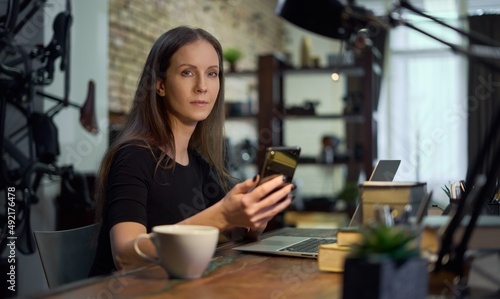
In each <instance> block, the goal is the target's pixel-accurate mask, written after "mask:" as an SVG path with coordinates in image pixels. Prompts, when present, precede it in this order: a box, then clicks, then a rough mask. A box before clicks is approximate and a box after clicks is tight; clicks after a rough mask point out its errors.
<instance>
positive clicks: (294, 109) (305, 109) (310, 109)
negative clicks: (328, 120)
mask: <svg viewBox="0 0 500 299" xmlns="http://www.w3.org/2000/svg"><path fill="white" fill-rule="evenodd" d="M318 104H319V101H313V100H305V101H304V105H303V106H291V107H290V108H286V113H287V114H289V115H316V106H317V105H318Z"/></svg>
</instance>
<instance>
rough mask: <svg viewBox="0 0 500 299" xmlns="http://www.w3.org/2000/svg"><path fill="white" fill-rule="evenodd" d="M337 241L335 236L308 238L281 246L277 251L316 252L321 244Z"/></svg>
mask: <svg viewBox="0 0 500 299" xmlns="http://www.w3.org/2000/svg"><path fill="white" fill-rule="evenodd" d="M336 241H337V239H336V238H326V239H325V238H310V239H307V240H304V241H302V242H299V243H296V244H293V245H290V246H288V247H285V248H282V249H280V250H279V251H288V252H307V253H317V252H318V246H319V245H321V244H331V243H335V242H336Z"/></svg>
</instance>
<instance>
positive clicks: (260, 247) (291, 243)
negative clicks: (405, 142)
mask: <svg viewBox="0 0 500 299" xmlns="http://www.w3.org/2000/svg"><path fill="white" fill-rule="evenodd" d="M400 163H401V160H380V161H379V162H378V163H377V165H376V166H375V168H374V169H373V171H372V173H371V175H370V180H373V181H392V180H393V179H394V176H395V175H396V172H397V170H398V167H399V164H400ZM336 241H337V239H336V238H335V237H331V238H315V237H293V236H272V237H269V238H264V239H261V240H259V241H256V242H252V243H249V244H245V245H242V246H238V247H235V248H233V249H234V250H239V251H246V252H253V253H263V254H276V255H286V256H297V257H308V258H317V257H318V247H319V245H321V244H331V243H335V242H336Z"/></svg>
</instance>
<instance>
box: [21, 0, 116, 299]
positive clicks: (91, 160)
mask: <svg viewBox="0 0 500 299" xmlns="http://www.w3.org/2000/svg"><path fill="white" fill-rule="evenodd" d="M65 2H66V1H65V0H49V1H48V3H47V5H46V7H45V8H44V17H45V20H44V22H45V25H44V26H45V32H44V34H45V40H46V42H45V44H47V43H48V41H50V39H51V38H52V34H53V33H52V22H53V19H54V18H55V16H56V15H57V14H58V13H59V12H61V11H63V10H64V9H65ZM72 14H73V24H72V27H71V93H70V100H71V101H72V102H75V103H77V104H79V105H80V104H83V102H84V101H85V97H86V93H87V82H88V81H89V80H91V79H92V80H94V81H95V85H96V93H95V95H96V97H95V100H96V102H95V104H96V114H97V119H98V123H99V129H100V132H99V134H98V135H95V136H94V135H91V134H89V133H88V132H86V131H85V130H84V129H83V128H82V126H81V125H80V124H79V118H80V115H79V110H78V109H75V108H67V109H64V110H62V111H61V112H60V113H59V114H58V115H57V116H56V117H55V122H56V125H57V127H58V128H59V139H60V140H59V141H60V148H61V155H60V157H59V164H60V165H65V164H73V165H74V167H75V169H76V170H77V171H79V172H84V173H93V172H95V171H96V170H97V167H98V165H99V162H100V159H101V157H102V154H103V153H104V151H105V149H106V148H107V140H108V131H107V129H108V125H107V122H108V121H107V119H108V117H107V115H108V98H107V88H108V87H107V85H108V84H107V81H108V80H107V67H108V1H107V0H85V1H81V0H80V1H72ZM56 66H57V70H58V68H59V60H58V61H57V62H56ZM63 80H64V76H63V74H62V73H60V72H59V71H58V72H57V74H56V76H55V82H54V83H53V84H51V85H50V86H48V87H47V88H45V92H47V93H51V94H54V95H56V96H62V95H63ZM45 104H46V107H49V106H50V105H52V103H51V102H50V101H49V100H46V101H45ZM58 192H59V184H58V183H57V182H53V181H48V180H45V182H44V183H43V184H42V187H41V188H40V192H39V193H40V194H39V197H40V202H39V203H38V204H36V205H33V206H32V214H31V217H32V218H31V219H32V227H33V230H52V229H54V228H55V217H56V216H55V209H54V199H55V197H56V196H57V194H58ZM17 257H18V264H19V265H18V267H19V270H18V277H17V284H18V295H20V296H26V295H33V294H39V293H40V292H41V291H44V290H47V284H46V281H45V276H44V274H43V270H42V267H41V263H40V259H39V256H38V252H35V253H34V254H31V255H22V254H20V253H18V256H17Z"/></svg>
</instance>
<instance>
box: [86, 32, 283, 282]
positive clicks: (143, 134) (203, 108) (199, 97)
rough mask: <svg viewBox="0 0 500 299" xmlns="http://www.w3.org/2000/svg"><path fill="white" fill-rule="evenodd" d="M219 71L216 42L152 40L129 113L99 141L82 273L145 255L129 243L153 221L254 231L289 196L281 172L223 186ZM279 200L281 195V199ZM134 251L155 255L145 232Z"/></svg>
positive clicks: (128, 265) (190, 36)
mask: <svg viewBox="0 0 500 299" xmlns="http://www.w3.org/2000/svg"><path fill="white" fill-rule="evenodd" d="M224 117H225V116H224V72H223V68H222V49H221V46H220V44H219V42H218V41H217V40H216V39H215V38H214V37H213V36H212V35H210V34H209V33H208V32H206V31H204V30H202V29H192V28H188V27H184V26H183V27H177V28H174V29H172V30H170V31H168V32H166V33H164V34H163V35H162V36H160V37H159V39H158V40H157V41H156V42H155V44H154V45H153V47H152V49H151V51H150V53H149V56H148V58H147V61H146V64H145V66H144V70H143V72H142V75H141V77H140V79H139V83H138V88H137V91H136V93H135V97H134V102H133V106H132V109H131V111H130V115H129V119H128V122H127V125H126V126H125V128H124V130H123V131H122V133H121V134H120V136H119V137H118V138H117V139H116V140H115V141H114V143H113V144H112V145H111V146H110V148H109V149H108V152H107V153H106V155H105V157H104V159H103V161H102V165H101V168H100V170H99V174H98V181H97V190H96V198H97V201H98V212H97V213H98V217H99V218H100V221H101V222H102V225H101V231H100V234H99V240H98V248H97V254H96V258H95V261H94V265H93V267H92V270H91V273H90V274H91V275H97V274H107V273H110V272H112V271H114V270H116V269H118V270H121V269H132V268H136V267H139V266H142V265H144V264H146V263H147V261H145V260H143V258H142V257H140V256H138V255H137V254H136V252H135V251H134V248H133V241H134V239H135V238H136V237H137V236H138V235H139V234H141V233H146V232H148V233H149V232H150V231H151V228H152V227H153V226H156V225H161V224H174V223H179V224H202V225H211V226H215V227H217V228H219V229H220V230H221V231H222V232H225V233H231V232H234V231H237V230H240V231H241V230H242V228H244V231H245V232H246V236H247V237H256V236H258V235H259V234H260V233H261V232H262V231H263V230H264V229H265V227H266V224H267V222H268V221H269V220H271V219H272V218H273V217H274V216H275V215H276V214H277V213H279V212H280V211H282V210H283V209H285V208H286V207H287V206H288V205H289V204H290V202H291V196H290V192H291V191H292V187H293V186H292V184H283V181H284V178H283V177H282V176H280V177H276V178H274V179H272V180H270V181H268V182H266V183H263V184H261V185H258V181H259V178H258V176H256V177H254V178H253V179H248V180H245V181H243V182H241V183H238V184H236V185H234V187H232V188H231V187H230V185H231V183H230V180H229V176H228V173H227V171H226V170H225V168H224V143H223V127H224ZM283 198H285V199H284V200H282V199H283ZM139 247H140V249H141V250H142V251H143V252H145V253H146V254H148V255H149V256H156V252H155V248H154V245H153V244H152V243H151V241H150V240H141V241H140V242H139Z"/></svg>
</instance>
